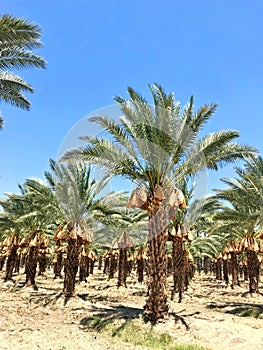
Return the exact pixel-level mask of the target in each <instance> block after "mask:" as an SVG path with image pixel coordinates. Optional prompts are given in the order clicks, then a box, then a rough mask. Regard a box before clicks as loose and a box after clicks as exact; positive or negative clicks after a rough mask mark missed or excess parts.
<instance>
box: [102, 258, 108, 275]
mask: <svg viewBox="0 0 263 350" xmlns="http://www.w3.org/2000/svg"><path fill="white" fill-rule="evenodd" d="M109 267H110V257H109V256H106V257H105V260H104V268H103V273H104V274H105V275H107V274H108V273H109Z"/></svg>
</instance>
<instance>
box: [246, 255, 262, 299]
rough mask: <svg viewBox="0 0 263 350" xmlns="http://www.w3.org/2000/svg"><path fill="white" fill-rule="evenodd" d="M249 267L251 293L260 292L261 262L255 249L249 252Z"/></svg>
mask: <svg viewBox="0 0 263 350" xmlns="http://www.w3.org/2000/svg"><path fill="white" fill-rule="evenodd" d="M247 269H248V278H249V293H258V283H259V271H260V263H259V260H258V257H257V253H256V252H254V251H248V252H247Z"/></svg>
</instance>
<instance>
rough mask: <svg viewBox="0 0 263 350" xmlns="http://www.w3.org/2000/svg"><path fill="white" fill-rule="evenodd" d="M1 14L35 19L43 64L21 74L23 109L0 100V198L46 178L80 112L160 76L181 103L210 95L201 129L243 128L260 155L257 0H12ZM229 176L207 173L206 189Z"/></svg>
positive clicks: (262, 50)
mask: <svg viewBox="0 0 263 350" xmlns="http://www.w3.org/2000/svg"><path fill="white" fill-rule="evenodd" d="M0 13H1V14H4V13H8V14H12V15H15V16H19V17H23V18H25V19H28V20H30V21H33V22H35V23H37V24H39V25H40V27H41V28H42V30H43V36H42V41H43V43H44V48H43V49H41V50H40V51H39V53H40V54H41V55H42V56H44V57H45V59H46V60H47V61H48V67H47V69H46V70H45V71H41V70H37V69H34V70H31V71H21V72H20V75H21V76H22V77H24V78H25V79H26V80H28V81H29V82H30V83H31V84H32V85H33V87H34V88H35V93H34V94H33V95H28V97H29V99H30V100H31V101H32V108H31V110H30V111H29V112H25V111H21V110H19V109H18V108H15V107H9V106H7V105H5V104H1V106H0V109H1V112H2V114H3V116H4V119H5V120H6V123H5V126H4V129H3V131H1V132H0V149H1V153H0V164H1V167H0V176H1V177H0V197H3V193H4V192H17V191H18V188H17V183H23V182H24V180H25V179H26V178H27V177H31V176H33V177H43V172H44V171H45V170H48V169H49V167H48V159H49V158H53V159H55V158H56V156H57V153H58V150H59V148H60V146H61V144H62V142H63V139H64V137H65V136H66V134H67V133H68V132H69V131H70V129H71V128H72V127H73V126H74V124H75V123H77V122H78V121H79V120H80V119H82V118H83V117H84V116H86V115H87V114H89V113H91V112H93V111H94V110H97V109H100V108H103V107H105V106H108V105H111V104H112V103H113V101H112V98H113V96H115V95H123V96H126V88H127V86H129V85H131V86H132V87H134V88H135V89H136V90H137V91H139V92H141V93H142V94H143V95H146V96H148V91H147V89H148V88H147V83H153V82H155V81H156V82H159V83H161V84H162V85H163V86H164V87H165V89H166V90H167V92H170V91H174V92H175V95H176V98H177V99H178V100H180V101H181V103H182V104H183V105H184V104H186V103H187V102H188V100H189V97H190V95H192V94H193V95H194V98H195V105H196V108H197V107H199V106H201V105H202V104H204V103H209V102H216V103H218V104H219V109H218V111H217V113H216V114H215V115H214V117H213V118H212V119H211V121H210V122H209V123H208V124H207V127H206V128H205V132H211V131H216V130H219V129H236V130H239V131H240V134H241V137H240V139H239V140H240V142H242V143H246V144H251V145H253V146H255V147H256V148H257V149H258V150H259V151H260V152H261V153H262V149H263V138H262V127H263V122H262V115H263V112H262V106H261V104H262V92H263V21H262V18H263V2H262V1H261V0H250V1H247V0H202V1H196V0H151V1H143V0H140V1H139V0H133V1H125V0H112V1H109V0H96V1H92V0H74V1H73V0H37V1H36V0H9V1H5V2H4V4H3V2H1V5H0ZM229 174H231V171H230V169H228V170H227V169H224V170H222V171H220V172H219V173H218V174H215V173H213V174H210V175H209V187H218V186H219V180H218V179H219V178H220V177H222V176H228V175H229Z"/></svg>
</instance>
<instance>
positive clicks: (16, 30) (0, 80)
mask: <svg viewBox="0 0 263 350" xmlns="http://www.w3.org/2000/svg"><path fill="white" fill-rule="evenodd" d="M40 36H41V29H40V27H39V26H38V25H36V24H33V23H31V22H28V21H26V20H24V19H22V18H18V17H14V16H11V15H3V16H1V17H0V102H6V103H9V104H11V105H14V106H17V107H19V108H22V109H25V110H28V109H29V108H30V101H29V100H28V99H27V98H26V96H25V95H24V93H27V92H31V93H32V92H33V91H34V90H33V88H32V86H31V85H30V84H29V83H28V82H26V81H25V80H24V79H22V78H21V77H20V76H18V75H17V74H15V73H13V72H12V70H17V69H26V68H33V67H36V68H45V67H46V62H45V61H44V59H43V58H42V57H41V56H39V55H37V54H36V53H34V52H32V50H33V49H36V48H41V47H42V43H41V41H40ZM2 125H3V118H2V117H1V116H0V128H1V127H2Z"/></svg>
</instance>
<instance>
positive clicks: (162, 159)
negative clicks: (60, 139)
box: [63, 84, 255, 324]
mask: <svg viewBox="0 0 263 350" xmlns="http://www.w3.org/2000/svg"><path fill="white" fill-rule="evenodd" d="M149 88H150V91H151V94H152V98H153V107H152V106H151V105H149V104H148V103H147V101H146V100H145V99H144V98H143V97H142V96H141V95H140V94H139V93H137V92H136V91H135V90H134V89H133V88H131V87H129V88H128V93H129V98H130V99H129V100H126V99H125V98H123V97H116V98H115V101H116V102H117V103H118V104H119V105H120V107H121V111H122V113H123V117H121V118H120V119H119V121H114V120H111V119H109V118H107V117H105V116H97V117H93V118H91V121H93V122H94V123H96V124H98V125H100V126H101V127H103V128H104V129H105V130H106V131H107V132H108V136H109V137H107V136H106V137H105V136H104V137H102V138H99V137H96V136H87V137H86V141H87V146H86V147H82V148H79V149H76V150H73V151H70V152H68V153H66V154H65V155H64V157H63V160H64V161H69V160H71V161H73V160H74V159H78V160H82V161H87V162H90V163H93V164H97V165H99V166H102V167H104V168H105V169H106V170H107V171H108V172H109V173H112V174H114V175H116V176H123V177H125V178H128V179H130V180H131V181H133V182H134V183H136V184H137V185H138V188H137V190H136V191H135V192H134V193H133V195H132V198H131V199H130V201H129V206H132V207H140V208H142V209H144V210H147V213H148V218H149V227H148V259H147V260H148V299H147V301H146V305H145V307H144V316H145V319H146V320H150V321H151V322H152V323H153V324H154V323H156V322H157V321H158V320H160V319H163V318H165V317H166V316H167V314H168V303H167V294H166V263H167V253H166V241H167V236H168V232H167V225H168V222H169V216H168V212H169V209H172V210H173V209H174V208H175V207H177V206H178V205H180V200H179V199H178V196H177V195H178V193H177V191H176V189H175V187H176V185H177V184H178V183H179V182H180V181H182V180H184V179H185V178H186V177H187V176H191V175H194V174H196V173H197V172H198V171H201V170H202V169H205V168H210V169H216V170H217V169H218V166H220V165H223V164H227V163H230V162H234V161H235V160H236V159H240V158H243V157H245V156H248V155H250V154H253V153H254V152H255V150H254V149H252V148H251V147H248V146H242V145H239V144H237V143H234V142H232V141H233V140H234V139H236V138H237V137H238V136H239V133H238V132H237V131H229V130H224V131H219V132H215V133H211V134H210V135H208V136H206V137H204V138H202V139H198V134H199V132H200V130H201V129H202V127H203V125H204V124H205V122H206V121H207V120H208V119H209V118H210V117H211V116H212V115H213V113H214V112H215V110H216V107H217V106H216V105H215V104H213V103H212V104H208V105H204V106H203V107H201V108H200V109H199V110H197V112H194V103H193V98H192V97H191V99H190V102H189V104H188V105H187V106H186V107H185V108H183V109H182V110H181V107H180V104H179V103H176V101H175V99H174V95H173V94H172V93H171V94H166V93H165V91H164V90H163V88H162V87H161V86H160V85H158V84H154V85H153V86H149ZM84 139H85V138H84ZM181 204H182V203H181Z"/></svg>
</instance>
